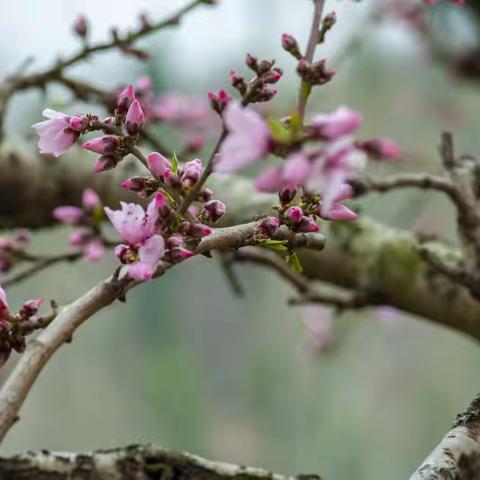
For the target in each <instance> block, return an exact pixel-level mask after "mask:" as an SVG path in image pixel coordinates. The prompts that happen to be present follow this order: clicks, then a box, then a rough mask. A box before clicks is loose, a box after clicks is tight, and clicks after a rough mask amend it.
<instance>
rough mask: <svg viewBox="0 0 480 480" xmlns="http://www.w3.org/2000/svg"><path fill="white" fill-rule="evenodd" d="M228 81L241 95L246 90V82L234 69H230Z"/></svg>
mask: <svg viewBox="0 0 480 480" xmlns="http://www.w3.org/2000/svg"><path fill="white" fill-rule="evenodd" d="M230 83H231V85H232V87H233V88H235V89H237V90H238V91H239V92H240V93H241V94H242V95H245V93H246V92H247V82H246V81H245V79H244V78H243V77H242V76H241V75H239V74H238V73H237V72H236V71H235V70H231V71H230Z"/></svg>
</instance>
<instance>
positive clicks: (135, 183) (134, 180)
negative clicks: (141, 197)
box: [121, 177, 146, 192]
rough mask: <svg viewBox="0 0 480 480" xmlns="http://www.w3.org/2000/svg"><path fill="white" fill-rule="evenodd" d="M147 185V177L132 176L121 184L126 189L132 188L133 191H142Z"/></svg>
mask: <svg viewBox="0 0 480 480" xmlns="http://www.w3.org/2000/svg"><path fill="white" fill-rule="evenodd" d="M145 185H146V182H145V177H131V178H129V179H128V180H125V181H124V182H123V183H122V184H121V187H122V188H125V189H126V190H131V191H132V192H141V191H142V190H143V189H144V188H145Z"/></svg>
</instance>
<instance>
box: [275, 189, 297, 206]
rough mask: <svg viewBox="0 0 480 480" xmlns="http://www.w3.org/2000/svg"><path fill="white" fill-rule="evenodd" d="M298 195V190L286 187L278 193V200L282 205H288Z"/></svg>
mask: <svg viewBox="0 0 480 480" xmlns="http://www.w3.org/2000/svg"><path fill="white" fill-rule="evenodd" d="M296 194H297V189H296V188H293V187H290V186H285V187H282V188H281V189H280V190H279V191H278V198H279V200H280V203H281V204H282V205H288V204H289V203H290V202H291V201H292V200H293V199H294V198H295V195H296Z"/></svg>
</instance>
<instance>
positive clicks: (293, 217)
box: [283, 206, 303, 224]
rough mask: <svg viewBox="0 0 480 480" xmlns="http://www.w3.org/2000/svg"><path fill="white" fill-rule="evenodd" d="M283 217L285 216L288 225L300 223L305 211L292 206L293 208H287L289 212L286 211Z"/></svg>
mask: <svg viewBox="0 0 480 480" xmlns="http://www.w3.org/2000/svg"><path fill="white" fill-rule="evenodd" d="M283 215H284V218H285V220H286V221H287V223H289V224H296V223H298V222H300V220H301V219H302V217H303V210H302V209H301V208H300V207H295V206H292V207H289V208H287V210H286V211H285V213H284V214H283Z"/></svg>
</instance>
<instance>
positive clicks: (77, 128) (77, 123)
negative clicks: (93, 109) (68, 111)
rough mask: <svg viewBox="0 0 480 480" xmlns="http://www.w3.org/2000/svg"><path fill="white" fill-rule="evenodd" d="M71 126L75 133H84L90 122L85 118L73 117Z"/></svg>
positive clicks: (70, 122)
mask: <svg viewBox="0 0 480 480" xmlns="http://www.w3.org/2000/svg"><path fill="white" fill-rule="evenodd" d="M69 126H70V128H71V129H72V130H73V131H74V132H82V131H83V130H85V129H86V128H87V126H88V120H87V117H85V116H81V117H79V116H76V115H75V116H73V117H71V118H70V121H69Z"/></svg>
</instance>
